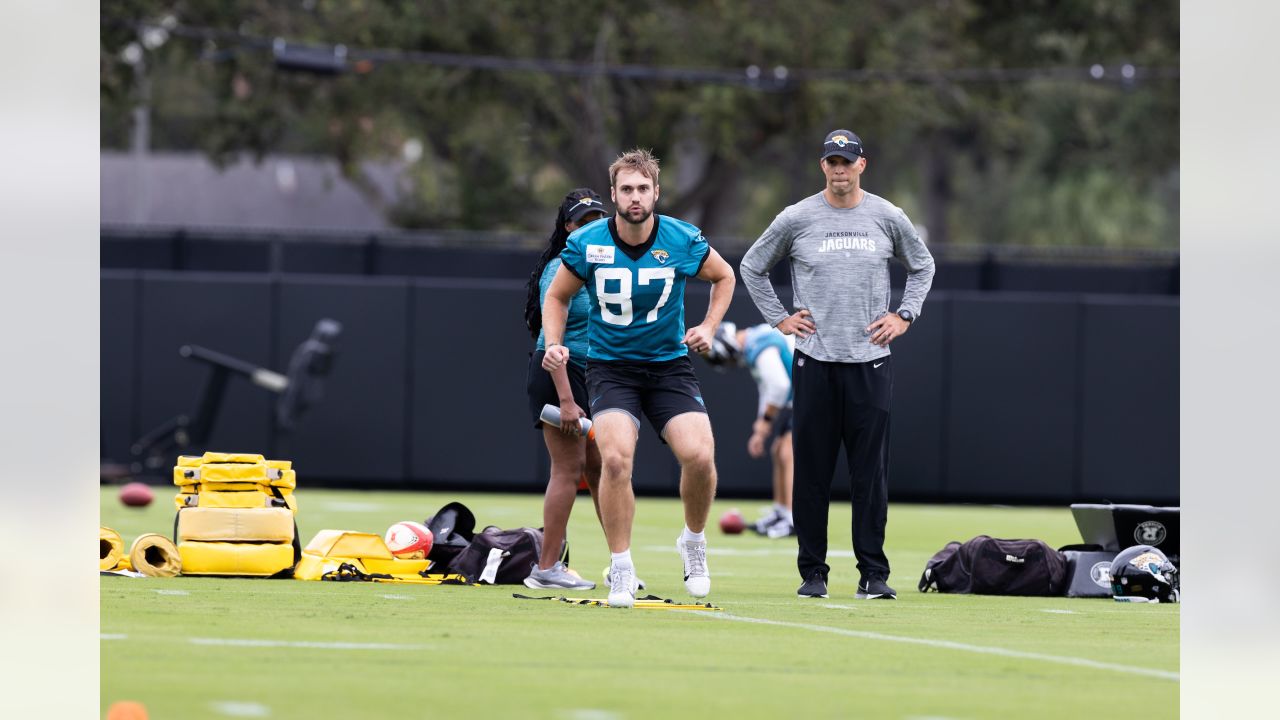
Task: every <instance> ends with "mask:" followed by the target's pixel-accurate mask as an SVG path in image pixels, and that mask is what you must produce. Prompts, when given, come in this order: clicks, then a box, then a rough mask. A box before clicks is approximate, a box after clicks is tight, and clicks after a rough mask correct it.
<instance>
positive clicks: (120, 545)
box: [98, 526, 124, 570]
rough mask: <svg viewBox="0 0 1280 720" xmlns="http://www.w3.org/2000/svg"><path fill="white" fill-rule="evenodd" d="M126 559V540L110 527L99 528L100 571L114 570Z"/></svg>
mask: <svg viewBox="0 0 1280 720" xmlns="http://www.w3.org/2000/svg"><path fill="white" fill-rule="evenodd" d="M123 557H124V540H123V539H122V538H121V537H120V533H118V532H116V531H115V530H112V529H111V528H109V527H103V526H99V527H98V569H99V570H114V569H115V567H116V566H117V565H119V564H120V559H121V558H123Z"/></svg>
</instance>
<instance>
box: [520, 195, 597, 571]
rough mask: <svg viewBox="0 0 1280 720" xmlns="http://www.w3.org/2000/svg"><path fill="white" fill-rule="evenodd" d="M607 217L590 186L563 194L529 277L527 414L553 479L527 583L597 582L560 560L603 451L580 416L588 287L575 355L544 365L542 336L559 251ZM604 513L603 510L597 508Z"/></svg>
mask: <svg viewBox="0 0 1280 720" xmlns="http://www.w3.org/2000/svg"><path fill="white" fill-rule="evenodd" d="M604 216H605V210H604V203H603V202H601V201H600V196H599V195H598V194H596V192H595V191H594V190H592V189H590V188H578V189H577V190H574V191H572V192H570V193H569V194H568V195H566V196H565V198H564V202H562V203H560V212H559V213H558V214H557V215H556V226H555V229H554V230H552V231H551V237H550V238H548V240H547V249H546V250H543V251H542V257H540V258H538V263H537V264H536V265H535V266H534V268H533V272H532V273H531V274H530V275H529V283H528V286H527V287H528V295H527V297H526V299H525V308H524V320H525V325H526V326H527V327H528V328H529V334H530V335H531V336H532V337H534V338H536V339H537V341H538V345H537V348H536V349H535V350H534V352H533V353H532V354H531V355H530V357H529V374H528V391H529V412H530V415H531V416H532V419H533V426H534V427H535V428H541V430H542V439H543V440H544V441H545V442H546V444H547V454H548V455H550V456H551V479H550V480H549V481H548V482H547V495H546V499H545V500H544V501H543V504H542V524H543V538H542V557H540V558H539V559H538V562H537V563H536V564H535V565H534V566H533V567H532V568H531V570H530V573H529V577H527V578H525V580H524V584H525V585H526V586H528V587H531V588H541V589H572V590H591V589H593V588H595V586H596V584H595V583H593V582H590V581H588V580H583V579H582V578H581V577H579V576H577V575H576V574H574V573H571V572H569V570H568V568H566V567H565V566H564V563H563V562H561V561H560V558H559V555H560V548H561V545H562V544H563V541H564V538H565V532H566V528H567V527H568V524H569V513H570V511H571V510H572V509H573V501H574V499H575V498H576V497H577V494H578V479H579V478H581V477H584V476H585V477H586V480H587V485H588V486H589V487H590V489H591V496H592V500H594V499H595V494H596V488H597V487H598V484H599V482H600V453H599V451H598V450H596V447H595V445H594V443H590V442H588V441H587V439H586V438H585V437H583V436H582V434H581V433H580V432H579V430H578V425H579V423H578V420H579V418H584V417H587V412H586V411H585V410H584V408H587V407H589V405H588V404H587V378H586V372H587V369H586V358H587V315H588V311H589V309H590V302H591V301H590V298H589V296H588V294H587V289H586V288H583V289H582V290H580V291H579V292H578V293H577V294H576V295H574V297H573V301H572V302H571V303H570V305H569V320H568V323H567V324H566V326H565V333H564V343H565V345H566V346H568V347H569V348H570V349H571V352H572V353H573V354H572V356H571V357H573V358H577V363H574V362H569V363H567V364H566V365H565V366H564V367H561V368H559V369H557V370H556V371H555V372H552V373H548V372H547V371H546V370H543V369H542V356H543V355H544V354H545V350H546V346H545V342H544V339H543V336H542V298H543V297H544V296H546V293H547V288H548V287H550V286H551V280H552V279H553V278H555V276H556V271H557V270H558V269H559V268H560V251H561V250H564V246H565V241H566V240H567V239H568V238H569V234H570V233H572V232H573V231H574V230H577V229H578V228H580V227H582V226H584V225H587V224H589V223H592V222H595V221H596V220H599V219H600V218H603V217H604ZM546 404H551V405H558V406H559V407H560V420H561V424H560V427H558V428H554V427H550V426H548V425H544V424H543V423H542V422H541V420H540V416H541V414H542V406H543V405H546ZM597 514H598V511H597Z"/></svg>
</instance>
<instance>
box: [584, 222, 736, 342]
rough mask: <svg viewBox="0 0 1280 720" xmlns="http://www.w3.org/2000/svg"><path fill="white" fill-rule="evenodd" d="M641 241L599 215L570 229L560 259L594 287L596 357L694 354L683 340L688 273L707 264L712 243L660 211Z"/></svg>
mask: <svg viewBox="0 0 1280 720" xmlns="http://www.w3.org/2000/svg"><path fill="white" fill-rule="evenodd" d="M653 219H654V223H653V233H652V234H650V235H649V239H648V240H646V241H645V242H644V244H642V245H637V246H634V247H633V246H630V245H627V244H626V243H624V242H622V240H621V239H620V238H619V237H618V230H617V226H616V225H615V223H616V222H617V218H609V220H608V221H607V222H595V223H591V224H590V225H587V226H586V227H584V228H580V229H578V230H576V231H574V233H573V234H572V235H570V236H569V241H568V244H567V245H566V246H565V249H564V252H562V253H560V259H561V260H562V261H563V262H564V267H565V268H566V269H568V270H569V272H571V273H573V274H574V275H576V276H577V277H578V278H579V279H580V280H582V281H584V282H585V283H586V285H587V291H588V292H589V293H591V318H590V321H589V322H588V326H587V338H588V341H589V342H588V344H589V345H590V349H589V350H588V357H589V358H590V359H592V360H633V361H635V360H640V361H646V362H660V361H663V360H674V359H675V358H678V357H682V356H684V355H688V354H689V348H687V347H686V346H685V345H684V343H683V340H684V332H685V327H684V284H685V279H686V278H688V277H691V276H694V275H697V274H698V273H699V272H701V271H702V264H703V263H704V262H706V260H707V256H708V255H709V254H710V252H711V248H710V247H709V246H708V245H707V241H706V240H705V239H703V237H702V231H701V230H699V229H698V228H696V227H694V226H693V225H690V224H689V223H686V222H683V221H681V220H677V219H675V218H673V217H668V216H666V215H654V216H653Z"/></svg>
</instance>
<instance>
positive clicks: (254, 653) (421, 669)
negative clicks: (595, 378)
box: [100, 485, 1179, 720]
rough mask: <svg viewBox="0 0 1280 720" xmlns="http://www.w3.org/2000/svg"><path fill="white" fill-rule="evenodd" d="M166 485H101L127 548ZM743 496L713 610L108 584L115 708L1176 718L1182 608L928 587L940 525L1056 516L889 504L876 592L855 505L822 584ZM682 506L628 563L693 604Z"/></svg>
mask: <svg viewBox="0 0 1280 720" xmlns="http://www.w3.org/2000/svg"><path fill="white" fill-rule="evenodd" d="M157 490H158V492H157V497H156V502H154V503H152V505H151V506H150V507H148V508H143V509H137V508H127V507H124V506H122V505H121V504H120V503H119V501H118V500H117V498H116V491H117V489H116V488H104V489H103V491H102V524H104V525H107V526H109V527H112V528H115V529H116V530H117V531H119V532H120V533H121V535H122V536H123V537H124V539H125V547H126V548H127V547H128V546H129V544H130V543H132V542H133V539H134V538H135V537H137V536H138V535H139V534H142V533H144V532H158V533H161V534H165V535H169V534H171V531H172V524H173V504H172V502H171V501H170V497H171V493H170V491H169V488H158V489H157ZM298 498H299V506H300V508H299V510H300V511H299V514H298V525H299V528H300V531H301V534H302V539H303V544H305V543H306V542H307V541H308V540H310V539H311V537H312V536H313V535H314V534H315V533H316V532H317V531H318V530H321V529H323V528H340V529H350V530H362V531H367V532H376V533H379V534H381V533H382V532H383V531H384V530H385V529H386V528H387V527H388V526H389V525H391V524H392V523H394V522H396V521H398V520H406V519H409V520H419V521H420V520H423V519H424V518H425V517H426V516H427V515H428V514H430V513H433V512H434V511H435V510H436V509H438V508H439V507H440V506H442V505H443V504H444V503H446V502H448V501H450V500H461V501H462V502H464V503H466V504H467V506H468V507H470V508H471V509H472V510H474V511H475V514H476V518H477V521H478V523H479V524H480V525H481V526H484V525H486V524H493V525H499V526H501V527H504V528H505V527H518V526H522V525H531V526H537V525H540V524H541V517H542V515H541V498H540V497H538V496H533V495H493V494H473V495H468V494H448V495H445V494H433V493H408V492H405V493H400V492H356V491H329V490H307V489H306V487H305V485H303V486H302V488H301V489H300V490H299V492H298ZM735 505H736V506H740V507H742V508H743V510H744V514H745V515H747V519H748V521H751V520H753V519H754V517H755V515H756V510H757V506H758V505H763V503H756V502H743V501H721V502H717V503H716V504H715V506H714V507H713V509H712V514H711V525H710V527H709V528H708V541H709V554H708V561H709V565H710V568H711V574H712V593H711V595H710V596H709V597H708V598H707V599H708V600H710V601H712V602H714V603H715V604H716V605H718V606H720V607H723V608H724V609H725V610H724V612H678V611H670V612H650V611H643V612H637V611H625V610H611V609H605V608H594V607H580V606H571V605H566V604H564V603H551V602H535V601H529V600H516V599H513V598H512V597H511V595H512V593H513V592H523V593H525V594H531V595H542V594H555V593H550V592H547V591H531V590H528V589H527V588H524V587H523V586H498V587H449V586H438V587H431V586H408V585H390V584H373V583H321V582H300V581H293V580H257V579H239V578H234V579H233V578H228V579H222V578H198V577H190V578H186V577H179V578H171V579H161V578H140V579H131V578H123V577H103V578H102V579H101V585H100V592H101V632H102V633H103V636H102V637H103V639H102V641H101V660H102V669H101V679H102V682H101V702H102V709H103V712H104V713H105V711H106V709H107V708H108V707H109V705H110V704H111V703H112V702H114V701H117V700H124V699H132V700H139V701H142V702H143V703H145V704H146V705H147V707H148V709H149V710H150V712H151V717H152V718H153V719H160V720H163V719H165V718H223V717H235V716H239V717H271V718H307V719H308V720H314V719H315V718H384V717H393V716H394V715H396V714H401V713H403V714H407V716H411V717H510V718H516V717H519V718H642V717H675V716H687V717H701V718H717V717H727V716H733V717H735V718H747V717H761V718H775V717H797V716H801V717H855V716H857V717H866V716H872V715H874V716H877V717H890V718H911V717H933V718H943V717H945V718H978V717H981V718H992V717H1025V716H1029V715H1033V714H1034V716H1035V717H1037V718H1054V717H1061V718H1078V717H1091V716H1094V715H1096V714H1097V713H1098V712H1100V711H1101V708H1103V707H1105V705H1103V704H1101V703H1104V702H1105V700H1104V699H1105V698H1117V697H1123V698H1133V699H1134V701H1135V702H1137V703H1139V704H1140V705H1141V706H1142V712H1143V713H1144V714H1148V715H1151V716H1153V717H1156V716H1158V717H1168V716H1171V715H1176V714H1177V711H1178V680H1177V677H1176V673H1177V672H1178V635H1179V608H1178V606H1176V605H1136V604H1124V603H1115V602H1112V601H1111V600H1105V599H1089V600H1086V599H1068V598H1012V597H984V596H966V595H938V594H934V593H930V594H927V595H925V594H922V593H920V592H918V591H917V590H916V589H915V584H916V582H917V580H918V579H919V576H920V573H921V572H922V570H923V569H924V564H925V562H926V561H927V560H928V559H929V557H931V556H932V554H933V553H934V552H936V551H937V550H938V549H940V548H941V547H942V546H943V545H944V544H945V543H946V542H948V541H950V540H967V539H968V538H970V537H972V536H974V535H978V534H983V533H985V534H988V535H993V536H995V537H1006V538H1019V537H1030V538H1040V539H1042V540H1045V541H1046V542H1048V543H1049V544H1051V545H1054V546H1055V547H1056V546H1059V545H1063V544H1067V543H1071V542H1079V536H1078V533H1077V531H1076V529H1075V525H1074V523H1073V522H1072V519H1071V514H1070V511H1069V510H1067V509H1066V508H1053V509H1039V508H995V507H980V506H924V505H895V506H893V508H891V510H890V513H889V520H890V521H889V527H888V541H887V548H886V549H887V552H888V554H889V559H890V561H891V563H892V565H893V568H894V574H893V577H892V578H890V583H891V584H892V585H893V586H894V587H895V588H896V589H897V590H898V600H897V601H865V600H855V599H854V597H853V595H854V592H855V584H856V582H857V577H858V576H857V570H856V568H855V560H854V558H853V557H852V552H851V550H850V541H849V523H850V512H849V507H848V503H847V502H841V503H837V504H836V505H834V506H833V508H832V512H831V526H830V527H831V542H830V547H831V550H832V557H831V558H829V562H830V564H831V566H832V573H831V583H830V586H829V592H830V595H831V597H830V598H829V599H816V600H800V599H798V598H796V596H795V592H796V588H797V587H798V586H799V584H800V578H799V577H798V576H797V574H796V570H795V549H794V539H793V538H788V539H783V540H768V539H765V538H760V537H757V536H755V535H753V534H749V533H748V534H743V535H737V536H726V535H724V534H722V533H721V532H720V531H719V529H718V528H717V527H716V525H715V520H716V518H718V517H719V516H720V513H722V512H724V511H725V510H727V509H729V507H731V506H735ZM682 517H683V516H682V514H681V510H680V504H679V501H678V500H675V499H641V500H640V501H639V504H638V508H637V511H636V523H635V532H634V539H633V545H632V555H633V557H634V558H635V560H636V567H637V570H638V573H639V575H640V577H641V578H643V579H644V580H645V581H646V582H647V583H648V590H647V592H650V593H653V594H656V595H660V596H662V597H670V598H673V599H675V600H677V601H688V600H689V597H688V595H687V594H686V593H685V591H684V583H683V582H682V578H681V568H680V559H679V555H678V554H677V553H676V551H675V547H674V545H675V538H676V535H677V534H678V532H679V530H680V527H681V522H682V520H681V519H682ZM569 536H570V539H571V543H572V545H571V550H572V559H573V566H574V568H575V569H576V570H578V571H579V572H580V573H581V574H582V575H583V576H584V577H587V578H588V579H590V580H594V581H596V582H597V583H598V586H597V589H596V590H594V591H591V592H587V593H580V592H575V593H569V594H574V595H583V596H588V597H597V596H598V597H601V598H603V597H604V596H605V595H606V594H607V591H606V590H605V589H604V587H603V584H602V583H600V572H601V569H602V568H603V567H604V566H605V565H606V564H607V563H608V552H607V549H606V546H605V543H604V536H603V533H602V532H601V530H600V528H599V526H598V525H597V523H596V518H595V516H594V514H593V512H592V508H591V501H590V499H589V498H588V497H587V496H586V495H582V496H580V497H579V499H578V503H577V505H576V507H575V513H574V516H573V519H572V520H571V523H570V529H569ZM562 594H564V593H562ZM733 618H739V619H738V620H735V619H733ZM748 618H749V619H751V620H754V621H755V622H751V621H747V620H745V619H748ZM759 621H766V622H759ZM769 623H774V624H769ZM914 640H921V641H925V642H926V643H928V644H920V643H917V642H912V641H914ZM232 643H238V644H232ZM947 643H952V644H954V645H947ZM346 644H354V645H346ZM974 646H977V647H976V648H975V647H974ZM983 649H987V651H982V650H983ZM991 649H994V650H996V651H997V652H999V651H1013V652H1014V653H1015V654H1017V653H1028V654H1035V655H1036V656H1037V657H1034V658H1031V657H1026V656H1019V657H1009V656H1007V655H1000V654H991V652H990V650H991ZM1045 656H1048V657H1045ZM1098 663H1106V664H1118V665H1123V666H1126V669H1114V668H1108V667H1104V666H1099V665H1097V664H1098ZM1148 670H1149V671H1155V673H1154V675H1153V674H1151V673H1147V672H1144V671H1148Z"/></svg>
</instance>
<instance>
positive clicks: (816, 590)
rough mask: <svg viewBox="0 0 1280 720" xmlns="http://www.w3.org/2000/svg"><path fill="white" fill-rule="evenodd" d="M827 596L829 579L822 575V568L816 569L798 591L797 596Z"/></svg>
mask: <svg viewBox="0 0 1280 720" xmlns="http://www.w3.org/2000/svg"><path fill="white" fill-rule="evenodd" d="M826 596H827V579H826V578H824V577H822V571H821V570H814V571H813V574H812V575H810V576H809V579H808V580H805V581H804V584H803V585H801V586H800V589H799V590H797V591H796V597H802V598H824V597H826Z"/></svg>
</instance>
